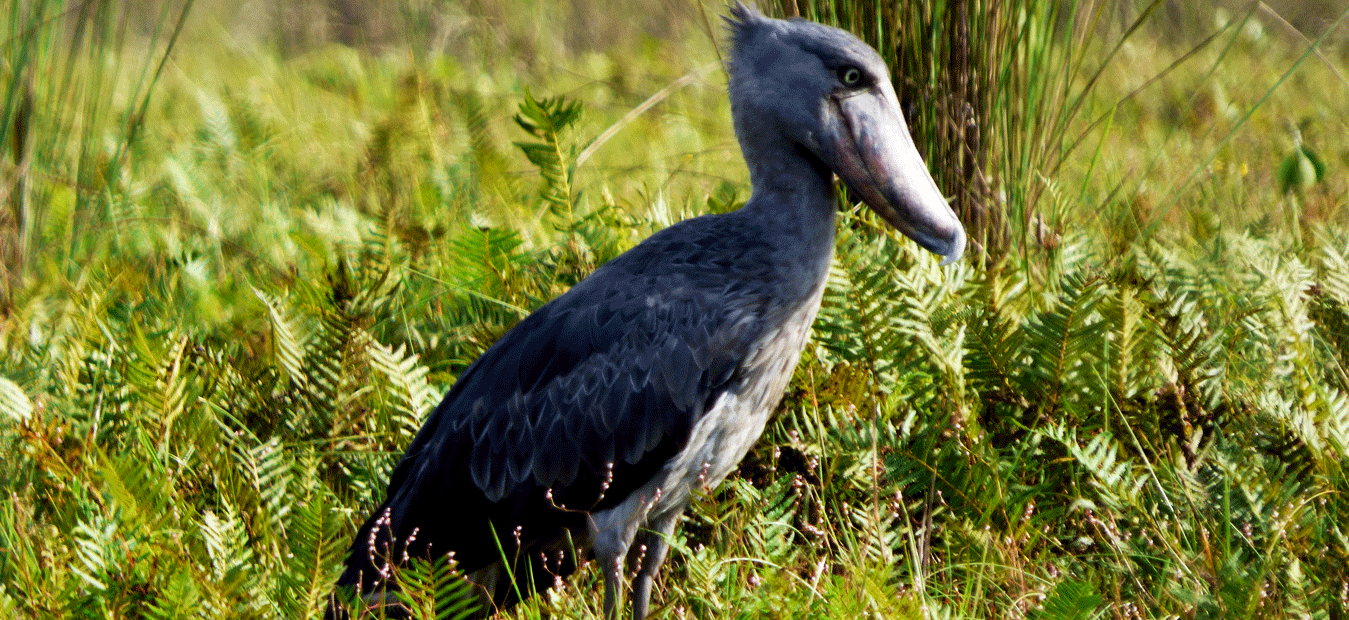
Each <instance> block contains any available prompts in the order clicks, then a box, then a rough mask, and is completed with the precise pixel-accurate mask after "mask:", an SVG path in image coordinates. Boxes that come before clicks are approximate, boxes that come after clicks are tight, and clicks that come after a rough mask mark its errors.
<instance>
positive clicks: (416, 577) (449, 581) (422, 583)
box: [397, 556, 481, 620]
mask: <svg viewBox="0 0 1349 620" xmlns="http://www.w3.org/2000/svg"><path fill="white" fill-rule="evenodd" d="M455 566H456V564H455V562H454V558H453V557H451V556H441V557H439V558H436V559H434V560H424V559H413V560H411V561H409V562H407V563H406V564H403V565H402V566H401V568H400V569H399V571H398V581H399V584H400V585H401V586H402V588H401V589H400V590H399V591H398V593H397V594H398V598H399V600H400V601H402V603H403V605H405V606H406V607H408V608H409V609H411V610H413V614H414V615H415V616H416V617H419V618H427V619H432V618H434V619H435V620H465V619H466V618H471V617H473V616H474V615H475V614H476V613H477V612H478V610H479V607H480V605H481V603H480V601H479V599H478V594H477V592H475V591H474V587H473V584H471V583H470V582H469V581H468V580H466V579H464V577H463V575H461V574H460V573H459V572H458V571H457V570H456V568H455Z"/></svg>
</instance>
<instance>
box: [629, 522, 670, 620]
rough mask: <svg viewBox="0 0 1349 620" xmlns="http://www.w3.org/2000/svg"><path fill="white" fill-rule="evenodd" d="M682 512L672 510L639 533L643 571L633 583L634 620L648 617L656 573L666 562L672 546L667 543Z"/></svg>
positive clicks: (637, 543)
mask: <svg viewBox="0 0 1349 620" xmlns="http://www.w3.org/2000/svg"><path fill="white" fill-rule="evenodd" d="M680 512H682V511H680V510H671V511H670V512H668V513H666V514H663V515H661V516H659V517H657V518H655V519H653V520H651V521H650V522H648V526H649V528H648V529H645V530H642V531H641V532H638V533H637V540H636V541H635V542H636V544H635V545H634V548H637V549H642V548H644V550H643V552H642V558H641V560H640V562H641V569H640V571H639V572H638V573H637V576H636V577H635V578H634V579H633V581H632V617H633V620H642V619H643V618H645V617H646V609H647V606H648V604H649V603H650V602H651V585H652V583H653V582H654V580H655V578H656V571H659V570H660V565H661V564H662V563H664V562H665V554H666V553H668V552H669V551H670V545H669V543H668V542H666V541H667V539H668V538H669V537H670V536H671V535H672V534H673V533H674V528H675V524H676V523H678V522H679V513H680Z"/></svg>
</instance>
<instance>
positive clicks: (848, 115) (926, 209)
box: [831, 83, 966, 265]
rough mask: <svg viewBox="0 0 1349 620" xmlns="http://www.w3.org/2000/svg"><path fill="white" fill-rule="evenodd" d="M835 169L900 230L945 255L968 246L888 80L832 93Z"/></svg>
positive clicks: (954, 255)
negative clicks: (854, 90) (868, 87)
mask: <svg viewBox="0 0 1349 620" xmlns="http://www.w3.org/2000/svg"><path fill="white" fill-rule="evenodd" d="M831 101H832V104H833V105H834V106H835V110H834V111H835V112H836V114H837V120H838V123H837V125H836V126H835V127H834V135H833V141H834V144H833V146H834V149H833V150H834V153H835V154H836V157H837V161H836V163H835V167H834V171H835V172H836V173H837V174H838V175H839V177H841V178H842V179H843V181H844V182H845V183H847V184H848V186H849V187H850V188H851V189H852V190H853V191H854V192H855V193H856V194H857V195H858V196H859V197H861V198H862V200H863V202H866V203H867V206H869V207H871V209H872V210H873V211H875V212H876V213H877V215H880V216H881V218H882V219H884V220H885V221H886V222H888V223H889V224H890V225H891V226H894V227H895V229H896V230H898V231H899V232H901V233H904V235H905V236H907V237H909V238H910V239H913V240H914V241H916V242H917V243H918V244H919V245H921V246H923V247H924V248H926V249H927V250H929V251H931V252H933V253H936V254H939V255H941V256H942V257H943V260H942V263H941V264H943V265H948V264H951V263H953V262H955V261H956V260H958V259H959V258H960V256H961V255H962V254H963V253H964V251H965V244H966V238H965V229H964V227H963V226H961V224H960V220H959V219H958V218H957V217H956V215H955V212H954V211H952V210H951V207H950V205H949V204H947V202H946V198H945V197H943V196H942V194H941V191H940V190H938V189H937V184H936V182H934V181H933V180H932V175H931V174H929V173H928V170H927V165H926V164H925V163H923V158H922V156H920V155H919V154H918V149H917V147H915V146H914V144H913V138H912V137H910V135H909V129H908V126H907V125H906V124H905V123H904V118H903V116H902V115H901V114H900V111H899V103H898V100H897V99H896V98H895V95H894V91H893V89H891V88H889V84H888V83H883V84H882V85H881V86H878V87H876V88H872V89H871V90H868V91H863V92H859V93H854V94H850V95H846V96H835V97H834V98H832V100H831Z"/></svg>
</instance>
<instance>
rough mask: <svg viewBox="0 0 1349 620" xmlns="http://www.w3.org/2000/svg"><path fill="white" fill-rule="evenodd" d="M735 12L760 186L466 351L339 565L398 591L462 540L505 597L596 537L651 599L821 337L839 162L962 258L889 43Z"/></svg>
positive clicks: (743, 97)
mask: <svg viewBox="0 0 1349 620" xmlns="http://www.w3.org/2000/svg"><path fill="white" fill-rule="evenodd" d="M726 22H727V23H728V24H729V29H730V38H731V42H732V44H731V52H730V58H729V62H728V66H727V70H728V73H729V76H730V86H729V90H730V98H731V104H732V105H731V111H732V114H733V116H734V124H735V132H736V137H737V138H738V139H739V141H740V148H741V150H742V151H743V153H744V156H745V161H746V163H747V164H748V165H749V176H750V181H751V183H752V184H753V192H752V195H751V197H750V199H749V201H748V202H747V203H746V204H745V206H744V207H742V208H740V209H739V210H737V211H734V212H731V213H725V214H718V215H704V216H702V217H697V218H693V219H690V220H686V221H683V222H680V223H678V224H675V225H673V226H671V227H669V228H666V229H665V230H662V231H660V232H658V233H656V234H655V235H652V236H651V237H650V238H649V239H647V240H646V241H644V242H642V243H641V244H639V245H637V246H636V247H634V248H632V249H631V250H628V251H627V252H625V253H624V254H622V255H621V256H619V257H617V258H615V259H613V260H612V261H610V262H609V263H607V264H605V265H603V266H602V267H600V268H599V269H597V270H596V271H595V272H594V273H593V274H591V275H590V277H588V278H586V279H585V280H583V281H582V282H580V283H579V284H577V285H576V286H574V287H572V289H571V290H570V291H568V292H567V293H565V294H563V295H562V296H560V297H558V298H557V299H554V300H553V301H551V302H549V303H548V304H547V305H545V306H543V307H542V308H539V309H538V310H537V311H536V312H534V313H533V314H531V315H529V317H527V318H525V319H524V320H523V321H521V322H520V323H519V324H518V325H516V326H515V327H514V328H513V329H511V330H510V331H509V332H508V333H507V334H506V335H505V336H503V337H502V338H501V340H499V341H497V342H496V344H494V345H493V346H492V347H491V348H490V349H488V350H487V352H486V353H484V354H483V355H482V357H480V358H478V360H477V361H476V362H474V363H473V364H472V365H471V366H469V368H468V369H467V370H465V371H464V373H463V374H462V375H461V376H460V377H459V380H458V382H457V383H455V384H454V387H452V388H451V389H450V391H449V393H448V394H446V396H445V399H444V400H443V401H441V403H440V405H439V406H438V407H437V408H436V409H435V411H434V412H432V413H431V415H430V417H429V418H428V419H427V421H426V425H425V426H423V427H422V429H421V431H420V432H418V433H417V436H416V438H415V439H413V441H412V445H411V446H409V447H408V450H407V453H406V454H405V455H403V458H402V461H401V462H400V463H399V464H398V466H397V468H396V469H395V471H394V473H393V476H392V479H391V480H390V481H389V488H388V499H387V500H385V502H384V504H383V505H382V506H380V507H379V508H378V509H377V510H375V512H374V514H373V515H372V516H371V517H370V519H369V520H368V521H366V523H365V525H363V526H362V527H361V529H360V531H359V532H358V533H357V534H356V539H355V543H354V544H353V545H352V547H351V552H350V556H349V557H348V559H347V561H346V571H345V572H344V573H343V574H342V576H341V578H340V580H339V581H338V584H339V585H343V584H349V585H354V586H358V587H359V588H360V590H361V592H362V593H363V594H364V595H365V600H366V601H367V602H368V603H369V604H371V605H383V604H385V602H386V601H388V600H390V599H389V598H388V592H389V591H390V590H392V589H395V588H397V584H396V583H393V581H395V580H396V573H397V571H396V570H393V571H390V566H389V564H390V562H393V563H395V564H396V563H397V561H398V560H399V559H400V558H405V557H413V558H417V557H439V556H441V555H444V554H447V553H449V552H453V553H454V559H455V560H456V561H457V562H458V566H459V568H460V570H462V571H463V572H464V574H465V575H466V577H467V578H468V579H469V580H470V581H471V582H473V583H474V584H476V588H475V589H476V590H478V592H479V594H480V596H481V598H482V600H483V601H484V602H488V603H490V605H486V608H487V611H488V613H490V612H492V611H493V610H494V609H501V608H504V607H507V606H509V605H511V604H513V603H515V602H517V601H518V600H519V599H520V598H522V597H524V596H528V595H530V594H532V593H534V592H538V591H542V590H545V589H547V588H549V587H551V586H553V585H554V584H555V583H557V582H560V579H561V578H562V577H565V576H566V575H568V574H570V573H571V572H573V571H574V570H576V568H577V565H578V563H580V562H582V561H584V560H586V559H587V558H593V559H594V560H595V561H596V563H597V565H598V568H599V570H601V571H602V572H603V575H604V583H605V585H604V608H605V613H606V615H607V616H608V617H609V618H616V617H617V615H618V613H619V611H620V609H621V608H622V607H623V600H622V599H623V598H624V596H625V592H626V586H627V584H626V580H625V577H624V575H625V574H627V573H628V572H629V571H633V572H634V574H635V577H634V578H633V581H632V584H631V599H632V614H633V617H634V618H642V617H644V616H645V615H646V611H647V607H648V604H649V601H650V595H651V586H652V580H653V579H654V578H655V576H656V571H657V570H658V569H659V568H660V566H661V563H662V562H663V561H664V560H665V555H666V550H667V545H666V540H667V538H668V537H669V536H670V535H671V533H672V532H673V531H674V529H675V526H676V524H677V522H678V520H679V516H680V514H681V513H682V512H683V511H684V509H685V507H687V506H688V504H689V501H690V493H691V491H692V490H693V489H694V488H695V487H706V488H711V487H715V486H716V485H717V484H718V483H720V482H721V480H722V479H723V478H725V477H726V475H727V474H729V473H730V472H731V471H732V470H734V469H735V468H736V466H737V464H738V463H739V462H740V460H741V458H743V457H744V456H745V453H746V452H747V451H748V450H749V449H750V447H751V446H753V445H754V443H755V442H756V441H757V440H758V438H759V435H760V434H762V432H763V429H764V423H765V422H766V421H767V420H768V417H769V414H770V413H771V412H772V411H773V409H774V408H775V407H776V406H777V404H778V402H779V401H780V400H781V399H782V395H783V391H784V389H785V388H786V386H787V383H788V380H789V379H790V378H791V375H792V370H793V369H794V368H795V367H796V363H797V359H798V358H799V357H800V354H801V351H802V349H803V348H804V347H805V344H806V339H807V337H808V336H809V333H810V326H811V323H812V321H814V319H815V314H816V312H817V311H818V310H819V308H820V296H821V294H822V293H823V291H824V288H825V280H826V277H827V275H828V272H829V263H830V260H831V258H832V255H833V251H834V219H835V212H836V202H835V195H834V182H833V179H834V176H835V175H837V176H838V177H839V178H840V179H842V181H843V182H844V183H845V184H847V186H848V187H849V188H850V189H851V190H852V193H851V195H852V196H856V197H859V198H861V199H862V200H863V201H864V202H865V203H866V204H867V205H868V206H870V208H871V209H872V210H874V211H875V212H876V213H877V214H878V215H880V217H881V218H883V219H884V220H885V221H886V222H888V223H890V224H891V225H893V226H894V227H895V228H896V229H898V230H899V232H901V233H903V234H905V235H907V236H908V237H910V238H912V239H913V240H914V241H916V242H917V243H918V244H919V245H921V246H922V247H924V248H927V249H928V250H930V251H932V252H934V253H936V254H939V255H941V256H942V257H944V258H945V260H944V261H943V262H944V263H949V262H952V261H954V260H956V259H957V258H959V257H960V255H961V253H962V252H963V251H964V247H965V233H964V230H963V228H962V227H961V224H960V221H959V220H958V219H957V218H956V216H955V214H954V213H953V212H952V211H951V208H950V207H949V206H948V205H947V203H946V200H945V199H944V198H943V197H942V193H941V192H940V191H939V190H938V189H937V186H936V184H935V183H934V182H933V180H932V177H931V176H930V175H929V174H928V171H927V168H926V166H925V165H924V163H923V160H922V158H921V157H920V156H919V154H918V151H917V150H916V149H915V148H914V144H913V140H912V139H911V138H910V136H909V132H908V128H907V126H906V125H905V123H904V120H903V117H902V116H901V113H900V108H899V101H898V100H897V99H896V97H895V91H894V88H893V86H892V85H891V82H890V75H889V73H888V72H887V71H886V68H885V64H884V63H883V62H882V60H881V57H880V56H879V55H878V54H877V53H876V52H875V51H874V50H873V49H872V48H870V47H868V46H867V45H866V44H865V43H863V42H862V41H860V40H858V39H857V38H856V37H854V36H852V35H850V34H848V33H847V32H844V31H842V30H839V29H837V28H832V27H829V26H824V25H821V24H817V23H812V22H808V21H804V20H800V19H793V20H785V21H784V20H778V19H770V18H768V17H765V16H763V15H761V14H760V13H758V12H757V11H756V10H754V9H752V8H749V7H747V6H745V5H743V4H739V3H737V4H736V5H735V6H734V7H732V8H731V9H730V16H729V17H727V18H726ZM389 611H394V610H389Z"/></svg>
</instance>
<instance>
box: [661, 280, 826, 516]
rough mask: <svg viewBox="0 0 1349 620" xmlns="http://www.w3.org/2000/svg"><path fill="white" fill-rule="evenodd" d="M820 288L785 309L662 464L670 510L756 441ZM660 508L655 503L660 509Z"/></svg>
mask: <svg viewBox="0 0 1349 620" xmlns="http://www.w3.org/2000/svg"><path fill="white" fill-rule="evenodd" d="M816 288H817V289H819V290H808V291H807V296H806V298H805V299H803V300H801V301H800V303H797V304H793V305H792V306H790V307H788V308H786V309H785V312H784V316H781V317H778V320H776V321H775V322H774V324H775V325H776V327H775V328H774V329H772V330H770V331H768V332H767V333H765V334H764V335H763V336H762V337H761V338H760V339H759V340H758V341H757V342H756V343H754V346H753V347H751V350H750V353H749V355H748V356H747V357H746V359H745V360H744V363H743V364H742V365H741V371H740V372H741V381H740V382H739V383H738V384H737V385H736V386H735V387H734V388H732V389H729V390H727V391H725V392H723V393H722V395H721V396H720V397H719V398H718V399H717V400H716V401H715V402H714V403H713V405H712V406H711V408H710V409H709V410H708V411H707V413H706V414H705V415H703V417H702V418H701V419H699V420H698V422H697V423H696V424H695V425H694V428H693V431H692V433H691V436H690V437H689V441H688V443H687V444H686V447H685V448H684V450H682V451H681V452H680V453H679V454H678V455H677V456H676V458H674V459H672V460H671V461H670V463H669V464H668V465H667V467H666V468H665V471H664V474H665V480H664V482H663V486H664V487H665V488H666V489H668V490H669V491H672V493H670V494H669V495H668V496H667V497H666V499H667V502H662V503H665V504H667V507H668V508H682V507H683V505H684V504H685V503H687V497H688V494H689V492H690V491H691V490H693V489H695V488H700V487H701V488H705V489H711V488H714V487H716V486H717V485H718V484H720V483H721V481H722V480H723V479H724V478H725V477H726V476H727V475H729V474H730V473H731V472H732V471H734V470H735V469H736V467H737V466H738V465H739V463H740V461H741V459H743V458H744V457H745V454H746V453H747V452H749V450H750V448H752V447H753V446H754V444H755V443H757V442H758V440H759V437H760V436H761V435H762V434H763V431H764V426H765V425H766V424H767V422H768V418H769V417H770V416H771V415H772V413H773V410H774V409H775V408H776V407H777V404H778V403H779V402H780V401H781V400H782V396H783V392H784V390H786V388H787V384H788V383H789V382H790V381H791V377H792V372H793V371H794V370H795V369H796V364H797V361H798V360H799V359H800V357H801V351H802V349H803V348H804V347H805V345H806V340H807V339H808V337H809V335H810V327H811V323H813V322H814V319H815V315H816V313H817V311H818V310H819V306H820V294H821V291H822V289H823V282H821V283H820V285H819V286H818V287H816ZM658 508H659V507H658Z"/></svg>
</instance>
